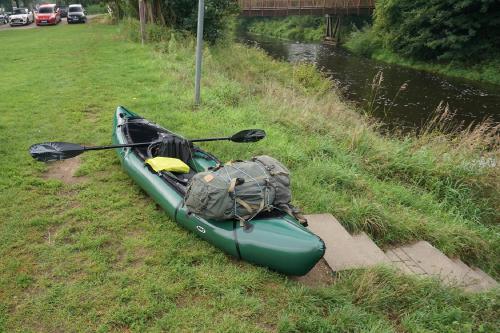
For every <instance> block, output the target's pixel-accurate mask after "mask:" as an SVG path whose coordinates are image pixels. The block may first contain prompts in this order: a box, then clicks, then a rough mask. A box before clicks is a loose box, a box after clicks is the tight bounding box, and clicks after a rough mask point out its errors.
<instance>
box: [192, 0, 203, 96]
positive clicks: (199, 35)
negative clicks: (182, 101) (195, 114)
mask: <svg viewBox="0 0 500 333" xmlns="http://www.w3.org/2000/svg"><path fill="white" fill-rule="evenodd" d="M204 14H205V1H204V0H198V29H197V31H196V75H195V79H194V104H195V105H200V84H201V63H202V55H203V17H204Z"/></svg>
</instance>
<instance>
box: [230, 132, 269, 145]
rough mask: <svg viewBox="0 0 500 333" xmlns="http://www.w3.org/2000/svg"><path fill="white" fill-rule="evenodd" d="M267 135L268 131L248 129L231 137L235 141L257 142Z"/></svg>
mask: <svg viewBox="0 0 500 333" xmlns="http://www.w3.org/2000/svg"><path fill="white" fill-rule="evenodd" d="M265 137H266V132H264V131H263V130H261V129H248V130H243V131H241V132H238V133H236V134H234V135H233V136H232V137H231V141H233V142H257V141H259V140H262V139H264V138H265Z"/></svg>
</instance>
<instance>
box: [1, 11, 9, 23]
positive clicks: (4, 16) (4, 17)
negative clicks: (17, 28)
mask: <svg viewBox="0 0 500 333" xmlns="http://www.w3.org/2000/svg"><path fill="white" fill-rule="evenodd" d="M7 23H9V17H8V16H7V15H6V14H5V13H0V24H7Z"/></svg>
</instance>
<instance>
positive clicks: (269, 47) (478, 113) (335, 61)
mask: <svg viewBox="0 0 500 333" xmlns="http://www.w3.org/2000/svg"><path fill="white" fill-rule="evenodd" d="M239 40H240V41H241V42H244V43H246V44H250V45H257V46H259V47H260V48H262V49H263V50H265V51H266V52H267V53H268V54H269V55H271V56H272V57H274V58H278V59H284V60H287V61H290V62H301V61H306V62H310V63H313V64H315V65H316V66H317V67H318V68H319V69H320V70H321V71H323V72H324V73H325V74H327V75H328V76H329V77H331V79H332V80H333V81H335V82H336V84H337V86H338V87H339V89H340V91H341V93H342V95H343V96H344V98H346V99H347V100H350V101H353V102H355V103H356V104H358V105H359V106H360V107H361V108H363V109H365V110H371V114H372V115H373V116H375V117H376V118H378V119H380V120H381V121H382V122H383V123H384V124H386V126H388V127H389V128H394V127H398V128H402V129H406V130H408V129H418V128H419V127H420V126H421V125H422V124H423V123H425V121H426V120H427V119H428V118H429V117H430V116H431V115H432V114H434V113H435V110H436V108H437V106H438V105H439V104H440V102H444V103H447V104H448V106H449V109H450V111H452V112H454V113H455V117H454V121H455V122H457V123H460V122H461V123H463V124H465V125H468V124H470V123H473V122H474V123H477V122H479V121H481V120H483V119H485V118H487V117H491V118H492V119H493V120H494V121H496V122H499V121H500V86H497V85H493V84H487V83H481V82H475V81H468V80H463V79H456V78H450V77H446V76H442V75H437V74H431V73H428V72H423V71H418V70H414V69H409V68H405V67H401V66H398V65H390V64H386V63H383V62H379V61H374V60H371V59H367V58H363V57H359V56H355V55H353V54H350V53H349V52H348V51H347V50H345V49H343V48H340V47H335V46H330V45H324V44H319V43H296V42H291V41H283V40H278V39H271V38H265V37H261V36H254V35H247V34H241V35H240V36H239ZM379 72H382V76H383V81H382V84H381V87H380V89H379V91H378V93H376V94H374V93H373V92H372V81H373V79H374V77H375V76H376V75H377V73H379ZM402 85H405V88H403V89H401V86H402ZM398 91H399V93H398ZM374 97H375V98H374Z"/></svg>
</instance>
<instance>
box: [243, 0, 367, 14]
mask: <svg viewBox="0 0 500 333" xmlns="http://www.w3.org/2000/svg"><path fill="white" fill-rule="evenodd" d="M238 3H239V5H240V9H241V14H242V15H243V16H289V15H327V14H329V15H338V14H343V15H367V14H371V12H372V11H373V9H374V8H375V0H238Z"/></svg>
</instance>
